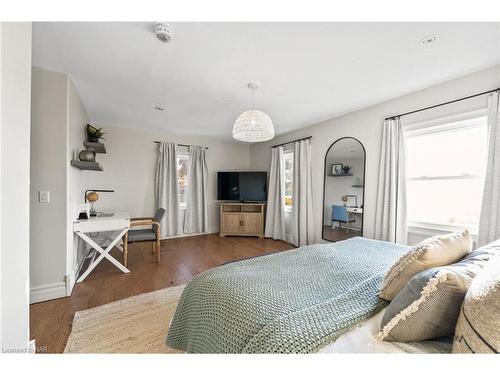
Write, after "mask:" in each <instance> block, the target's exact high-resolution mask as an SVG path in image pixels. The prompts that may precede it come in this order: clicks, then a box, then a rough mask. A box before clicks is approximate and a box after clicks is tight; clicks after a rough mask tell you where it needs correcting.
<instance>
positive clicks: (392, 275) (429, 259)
mask: <svg viewBox="0 0 500 375" xmlns="http://www.w3.org/2000/svg"><path fill="white" fill-rule="evenodd" d="M471 247H472V241H471V237H470V234H469V231H468V230H463V231H460V232H454V233H450V234H446V235H442V236H434V237H430V238H427V239H426V240H424V241H422V242H420V243H419V244H417V245H415V246H414V247H413V248H412V249H411V250H410V251H409V252H408V253H405V254H403V255H402V256H401V257H400V258H399V259H398V260H397V261H396V263H394V264H393V265H392V267H391V268H390V269H389V271H388V272H387V274H386V276H385V278H384V282H383V284H382V289H381V291H380V298H383V299H385V300H387V301H391V300H392V299H393V298H394V297H395V296H396V295H397V294H398V293H399V292H400V291H401V290H402V289H403V288H404V286H405V285H406V283H407V282H408V281H409V280H410V279H411V278H412V277H413V276H415V275H416V274H418V273H420V272H422V271H424V270H426V269H429V268H432V267H441V266H447V265H449V264H452V263H455V262H457V261H458V260H460V259H462V258H463V257H464V256H465V255H467V254H468V253H469V252H470V250H471Z"/></svg>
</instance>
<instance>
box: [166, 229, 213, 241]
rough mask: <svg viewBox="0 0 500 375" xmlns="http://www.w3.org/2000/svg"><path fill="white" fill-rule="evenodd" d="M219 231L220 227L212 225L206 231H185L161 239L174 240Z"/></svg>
mask: <svg viewBox="0 0 500 375" xmlns="http://www.w3.org/2000/svg"><path fill="white" fill-rule="evenodd" d="M215 233H219V227H212V228H211V229H210V230H209V231H208V232H205V233H183V234H179V235H178V236H170V237H162V238H160V239H161V240H172V239H174V238H184V237H194V236H205V235H207V234H215Z"/></svg>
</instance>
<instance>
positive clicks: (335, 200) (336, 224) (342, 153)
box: [322, 137, 366, 242]
mask: <svg viewBox="0 0 500 375" xmlns="http://www.w3.org/2000/svg"><path fill="white" fill-rule="evenodd" d="M365 158H366V154H365V148H364V147H363V145H362V144H361V142H360V141H358V140H357V139H355V138H351V137H345V138H340V139H338V140H336V141H335V142H334V143H333V144H332V145H331V146H330V148H329V149H328V151H327V152H326V155H325V179H324V181H325V182H324V187H323V232H322V233H323V236H322V238H323V239H324V240H327V241H334V242H335V241H342V240H346V239H348V238H351V237H356V236H362V235H363V206H364V195H365V194H364V192H365Z"/></svg>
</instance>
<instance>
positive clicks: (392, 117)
mask: <svg viewBox="0 0 500 375" xmlns="http://www.w3.org/2000/svg"><path fill="white" fill-rule="evenodd" d="M495 91H500V87H498V88H496V89H494V90H489V91H484V92H480V93H479V94H474V95H469V96H465V97H463V98H460V99H455V100H450V101H449V102H444V103H440V104H436V105H431V106H430V107H425V108H421V109H416V110H415V111H410V112H406V113H401V114H399V115H396V116H390V117H386V118H385V119H386V120H394V119H395V118H398V117H402V116H406V115H411V114H413V113H417V112H422V111H426V110H428V109H433V108H436V107H441V106H443V105H447V104H452V103H456V102H460V101H462V100H467V99H472V98H475V97H476V96H481V95H486V94H490V93H492V92H495Z"/></svg>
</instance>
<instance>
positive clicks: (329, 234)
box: [323, 225, 361, 242]
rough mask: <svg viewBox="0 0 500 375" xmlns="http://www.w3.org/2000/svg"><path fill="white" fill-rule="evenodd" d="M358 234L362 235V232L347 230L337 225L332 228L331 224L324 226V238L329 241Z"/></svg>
mask: <svg viewBox="0 0 500 375" xmlns="http://www.w3.org/2000/svg"><path fill="white" fill-rule="evenodd" d="M356 236H361V232H360V231H357V230H351V229H349V232H347V231H346V230H345V229H344V228H342V229H340V228H338V227H335V228H334V229H332V227H330V226H329V225H324V226H323V238H324V239H325V240H328V241H334V242H336V241H343V240H347V239H348V238H352V237H356Z"/></svg>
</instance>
